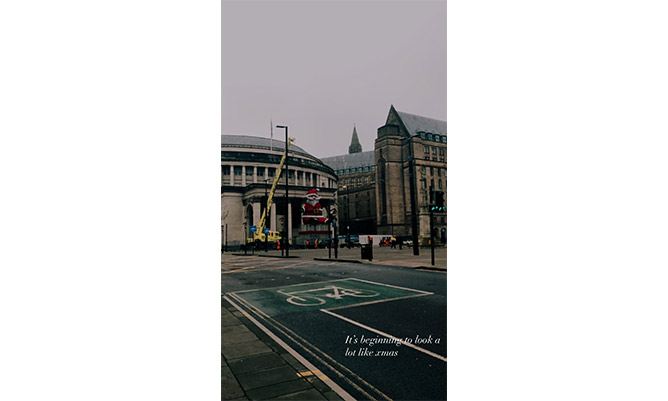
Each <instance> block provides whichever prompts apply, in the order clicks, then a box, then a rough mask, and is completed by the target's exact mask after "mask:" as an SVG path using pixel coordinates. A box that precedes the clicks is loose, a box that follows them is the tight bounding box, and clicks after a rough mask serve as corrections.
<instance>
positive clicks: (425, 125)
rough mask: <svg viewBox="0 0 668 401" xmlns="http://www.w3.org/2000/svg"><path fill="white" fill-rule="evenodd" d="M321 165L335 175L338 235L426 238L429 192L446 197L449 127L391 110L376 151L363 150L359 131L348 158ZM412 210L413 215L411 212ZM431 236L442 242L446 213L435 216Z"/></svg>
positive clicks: (375, 144) (376, 142)
mask: <svg viewBox="0 0 668 401" xmlns="http://www.w3.org/2000/svg"><path fill="white" fill-rule="evenodd" d="M322 161H323V163H325V164H326V165H328V166H329V167H331V168H332V169H333V170H334V172H335V173H336V175H337V176H338V211H339V233H340V234H346V233H347V231H348V232H350V233H351V234H353V235H355V234H388V235H394V236H401V237H403V238H405V239H409V238H410V237H411V235H412V232H413V215H415V226H416V231H417V233H418V240H419V241H420V243H422V244H426V243H427V242H428V240H429V203H430V199H429V193H430V189H431V190H434V191H442V192H443V193H444V194H445V197H446V198H447V167H448V166H447V123H446V122H445V121H441V120H435V119H433V118H428V117H423V116H419V115H415V114H410V113H405V112H401V111H397V110H396V109H395V108H394V106H390V110H389V112H388V115H387V118H386V120H385V124H384V125H383V126H382V127H380V128H378V130H377V137H376V140H375V143H374V150H370V151H366V152H363V151H362V146H361V145H360V142H359V137H358V134H357V129H356V128H353V135H352V140H351V143H350V146H349V148H348V154H347V155H341V156H334V157H326V158H323V159H322ZM413 211H415V213H413ZM433 224H434V231H435V238H436V239H437V240H438V239H439V238H440V239H441V240H442V241H444V240H445V232H446V229H447V219H446V212H445V211H442V212H436V213H434V221H433Z"/></svg>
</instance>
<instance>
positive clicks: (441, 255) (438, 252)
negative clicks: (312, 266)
mask: <svg viewBox="0 0 668 401" xmlns="http://www.w3.org/2000/svg"><path fill="white" fill-rule="evenodd" d="M234 254H235V255H243V251H242V252H234ZM254 254H255V256H280V255H281V251H276V250H270V251H268V252H265V251H264V250H260V251H256V252H254ZM225 255H229V254H223V258H224V257H225ZM248 255H249V256H250V255H251V252H250V251H249V252H248ZM338 256H339V257H338V259H342V260H348V261H355V262H358V263H365V264H373V265H390V266H403V267H410V268H415V269H419V268H428V269H434V270H442V271H447V262H448V260H447V259H448V257H447V248H446V247H443V246H441V247H436V248H435V249H434V262H435V265H434V266H431V250H430V249H429V248H420V255H418V256H415V255H413V248H412V247H406V246H404V247H403V249H399V248H398V247H397V248H395V249H392V248H390V247H379V246H374V247H373V260H372V261H368V260H366V259H362V258H361V256H362V251H361V249H360V248H351V249H348V248H339V255H338ZM290 257H300V258H303V259H313V258H318V259H319V260H320V259H326V258H328V257H329V250H328V249H326V248H324V249H290ZM332 259H334V249H332Z"/></svg>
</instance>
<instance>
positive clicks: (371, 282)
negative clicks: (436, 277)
mask: <svg viewBox="0 0 668 401" xmlns="http://www.w3.org/2000/svg"><path fill="white" fill-rule="evenodd" d="M351 280H356V281H361V282H363V283H370V284H376V285H384V286H385V287H392V288H398V289H400V290H408V291H415V292H421V293H423V294H425V295H432V294H433V292H428V291H422V290H416V289H414V288H406V287H399V286H398V285H391V284H383V283H377V282H375V281H369V280H362V279H360V278H351Z"/></svg>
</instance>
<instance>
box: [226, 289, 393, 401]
mask: <svg viewBox="0 0 668 401" xmlns="http://www.w3.org/2000/svg"><path fill="white" fill-rule="evenodd" d="M229 295H230V296H231V297H233V298H234V299H236V300H237V301H238V302H239V303H240V304H243V305H245V306H246V307H247V308H248V309H249V310H251V311H253V312H254V313H256V314H258V316H259V317H261V318H263V319H264V320H265V321H267V322H269V323H270V324H271V325H272V326H273V327H274V328H275V329H276V330H278V331H279V332H281V333H282V334H283V335H284V336H286V337H287V338H289V339H290V340H291V341H293V342H294V343H295V344H297V345H298V346H300V347H301V348H302V349H303V350H304V351H306V352H308V353H309V354H310V355H311V356H313V357H314V358H315V359H317V360H318V361H319V362H320V363H322V364H323V365H324V366H326V367H327V368H329V369H330V370H332V372H334V374H336V375H337V376H339V377H340V378H341V379H342V380H344V381H346V382H347V383H348V384H350V385H351V386H352V387H353V388H355V389H356V390H357V391H359V392H360V393H362V394H364V395H365V396H366V397H368V398H369V399H370V400H372V401H377V399H376V398H374V397H373V396H372V395H370V394H369V393H367V392H366V391H364V390H363V389H362V388H361V387H360V386H358V385H357V384H356V383H354V382H353V381H351V380H350V379H349V378H348V377H346V376H344V375H343V374H342V373H341V372H339V371H338V370H337V369H336V368H334V367H333V366H332V365H330V364H329V363H327V362H325V361H324V360H323V359H322V358H320V357H319V356H318V355H316V354H315V353H314V352H313V351H311V350H310V349H308V348H307V347H306V346H305V345H304V344H307V345H308V346H310V347H311V348H313V349H314V350H315V351H317V352H319V353H320V354H321V355H322V356H324V357H325V358H327V359H329V360H330V361H331V362H332V363H333V364H335V365H337V366H338V367H339V368H340V369H341V370H343V371H345V372H347V373H348V374H349V375H350V376H351V377H353V378H355V379H356V380H359V382H361V383H363V384H364V385H366V386H367V387H368V388H369V389H371V390H372V391H374V392H375V393H377V394H379V395H380V397H381V398H383V399H385V400H387V401H392V400H391V399H390V398H389V397H388V396H386V395H385V394H384V393H383V392H381V391H380V390H378V389H377V388H375V387H374V386H372V385H371V384H369V383H368V382H367V381H366V380H364V379H362V378H361V377H359V376H358V375H356V374H355V373H354V372H353V371H351V370H350V369H348V368H347V367H345V366H344V365H342V364H341V363H339V362H338V361H336V360H335V359H334V358H332V357H331V356H329V355H328V354H327V353H325V352H324V351H322V350H321V349H320V348H318V347H316V346H315V345H313V344H311V343H310V342H308V341H307V340H306V339H304V338H303V337H301V336H299V335H298V334H297V333H295V332H294V331H292V330H290V329H289V328H288V327H286V326H285V325H283V324H282V323H280V322H279V321H277V320H275V319H274V318H272V317H271V316H269V315H267V314H266V313H264V312H263V311H262V310H260V309H259V308H257V307H255V306H254V305H253V304H251V303H249V302H248V301H246V300H245V299H243V298H241V297H240V296H239V295H237V294H234V293H229ZM288 332H289V333H288ZM290 334H292V336H291V335H290ZM293 336H294V337H296V338H297V340H299V341H297V340H295V338H293ZM298 355H299V354H298ZM309 369H310V367H309Z"/></svg>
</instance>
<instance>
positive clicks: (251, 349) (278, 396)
mask: <svg viewBox="0 0 668 401" xmlns="http://www.w3.org/2000/svg"><path fill="white" fill-rule="evenodd" d="M221 325H222V327H221V333H222V339H221V344H222V346H221V352H222V367H221V375H222V399H223V400H341V399H342V398H341V397H339V396H338V395H337V394H336V393H334V392H333V391H332V390H331V388H329V386H327V385H326V384H325V383H324V382H323V381H322V380H320V379H319V378H317V377H316V376H315V375H313V373H312V372H311V371H310V370H309V369H307V368H306V367H305V366H304V365H302V364H301V363H300V362H299V361H297V360H296V359H295V358H294V357H293V356H292V355H290V354H289V353H288V352H287V351H286V350H285V349H283V348H282V347H281V346H279V345H278V344H277V343H276V342H275V341H274V340H272V339H271V338H270V337H269V336H268V335H267V334H266V333H264V332H263V331H262V330H260V329H259V328H258V327H257V326H255V325H254V324H253V323H252V322H251V321H250V320H248V319H247V318H246V317H244V316H243V314H242V313H240V312H239V311H237V310H236V308H234V307H233V306H232V305H230V304H229V303H228V302H227V301H226V300H224V299H222V308H221Z"/></svg>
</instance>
